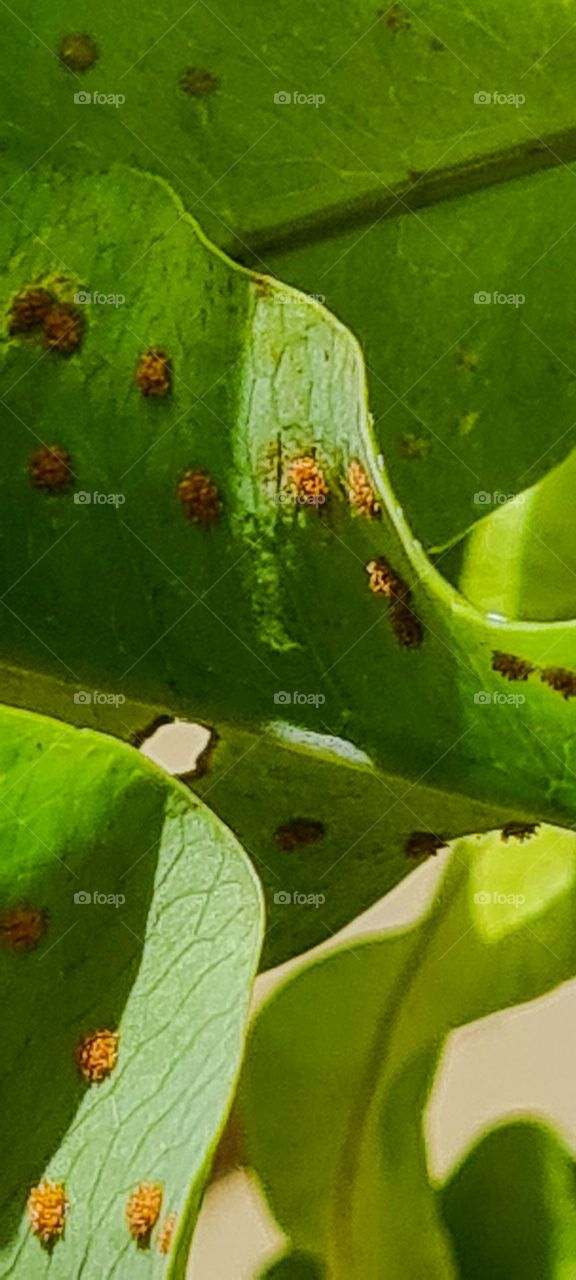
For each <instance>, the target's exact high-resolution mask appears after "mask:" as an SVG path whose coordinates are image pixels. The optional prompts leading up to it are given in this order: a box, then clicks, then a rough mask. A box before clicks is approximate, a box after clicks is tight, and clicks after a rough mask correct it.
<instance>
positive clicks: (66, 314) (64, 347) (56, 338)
mask: <svg viewBox="0 0 576 1280" xmlns="http://www.w3.org/2000/svg"><path fill="white" fill-rule="evenodd" d="M42 332H43V334H44V340H45V343H46V346H48V347H50V348H51V350H52V351H59V352H60V355H63V356H69V355H71V354H72V352H73V351H76V349H77V347H79V346H80V339H81V337H82V320H81V318H80V316H79V314H78V312H77V311H75V310H74V307H71V306H67V305H64V304H62V305H60V304H58V305H56V306H54V307H52V308H51V310H50V311H49V312H48V313H47V315H45V316H44V319H43V322H42Z"/></svg>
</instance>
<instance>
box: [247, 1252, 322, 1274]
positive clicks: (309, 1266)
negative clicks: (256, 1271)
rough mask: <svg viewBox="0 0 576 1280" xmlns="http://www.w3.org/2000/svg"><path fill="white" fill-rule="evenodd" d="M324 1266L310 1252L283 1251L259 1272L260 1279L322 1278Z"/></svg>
mask: <svg viewBox="0 0 576 1280" xmlns="http://www.w3.org/2000/svg"><path fill="white" fill-rule="evenodd" d="M323 1275H324V1268H323V1267H322V1265H321V1263H320V1262H318V1260H317V1259H316V1258H314V1257H313V1256H312V1254H311V1253H285V1254H283V1256H282V1257H281V1258H278V1259H277V1261H276V1262H273V1263H272V1264H271V1266H269V1267H266V1269H265V1270H264V1271H263V1272H262V1273H261V1276H260V1280H322V1277H323Z"/></svg>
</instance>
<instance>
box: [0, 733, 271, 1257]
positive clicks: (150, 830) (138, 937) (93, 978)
mask: <svg viewBox="0 0 576 1280" xmlns="http://www.w3.org/2000/svg"><path fill="white" fill-rule="evenodd" d="M0 722H1V723H0V728H1V733H0V776H1V778H2V811H1V817H0V844H1V854H2V856H1V866H2V873H1V880H2V882H1V886H0V900H1V918H0V933H1V940H2V946H1V948H0V981H1V989H2V993H3V994H2V999H3V1006H4V1008H5V1009H7V1010H9V1017H7V1018H5V1025H4V1034H3V1042H2V1051H1V1077H2V1095H3V1103H2V1111H3V1115H4V1148H5V1158H4V1160H3V1162H2V1175H1V1177H2V1194H1V1197H0V1199H1V1203H2V1216H1V1224H2V1225H1V1231H2V1274H3V1275H5V1276H11V1277H12V1276H13V1277H14V1278H15V1280H40V1277H45V1276H48V1275H50V1277H54V1280H71V1277H72V1276H75V1277H76V1276H78V1277H79V1276H80V1275H82V1277H85V1280H100V1278H101V1277H102V1276H103V1275H106V1277H110V1280H112V1277H114V1278H116V1277H122V1280H131V1277H132V1276H150V1277H152V1276H154V1277H160V1276H171V1277H174V1280H176V1278H177V1277H183V1276H184V1274H185V1266H186V1257H187V1251H188V1246H189V1242H190V1237H191V1233H192V1229H193V1226H194V1222H195V1218H196V1215H197V1212H198V1207H199V1201H200V1198H201V1194H202V1190H203V1184H204V1181H205V1178H206V1175H207V1172H208V1170H209V1166H210V1162H211V1157H212V1153H213V1151H214V1147H215V1144H216V1142H217V1139H218V1136H219V1133H220V1131H221V1129H222V1126H223V1123H224V1120H225V1116H226V1112H227V1109H228V1105H229V1101H230V1097H231V1092H232V1090H233V1087H234V1082H235V1077H236V1073H237V1070H238V1064H239V1060H240V1055H241V1051H242V1041H243V1031H244V1023H245V1017H246V1008H247V1002H248V998H249V994H250V984H251V979H252V976H253V972H254V967H255V965H256V963H257V958H258V950H259V945H260V934H261V905H260V894H259V889H258V886H257V883H256V880H255V877H254V874H253V873H252V871H251V869H250V867H249V864H248V863H247V861H246V859H245V857H244V856H243V853H242V851H241V849H240V847H239V845H238V844H237V842H236V840H235V839H234V837H233V836H232V835H231V834H230V833H229V832H227V831H226V830H225V828H224V827H223V826H222V825H221V824H220V823H219V822H218V820H217V819H216V818H215V817H214V816H213V815H212V814H211V813H210V812H209V810H208V809H206V808H205V807H204V806H203V805H201V804H200V802H199V801H197V800H195V799H193V798H192V797H191V796H190V794H189V792H187V791H186V789H185V788H183V787H182V786H181V784H180V783H177V782H175V781H173V780H171V779H168V778H167V777H166V776H165V775H163V774H162V773H161V772H160V771H159V770H158V769H156V768H155V767H154V766H152V765H150V764H149V763H148V762H147V761H145V760H144V759H143V758H142V757H141V756H139V755H138V754H137V753H136V752H135V751H134V750H133V749H131V748H129V747H126V746H124V745H122V744H120V743H117V742H114V741H113V740H112V739H110V738H105V737H103V736H101V735H97V734H94V733H90V732H87V731H84V732H79V731H78V730H75V729H71V728H68V727H66V726H64V725H62V724H61V723H57V722H55V721H49V720H46V719H44V718H42V717H39V716H34V715H29V714H25V713H21V712H16V711H12V710H7V709H3V710H2V711H1V713H0ZM19 912H23V913H24V916H22V915H18V914H15V913H19ZM31 913H34V914H31ZM34 940H36V945H35V946H32V945H30V947H29V948H28V947H27V946H25V945H20V943H21V942H22V943H29V944H32V943H33V942H34ZM103 1031H108V1032H111V1033H113V1034H114V1033H117V1035H118V1058H117V1063H116V1065H115V1066H113V1069H112V1070H111V1072H110V1074H109V1075H108V1076H107V1078H105V1079H103V1080H102V1081H101V1082H98V1083H94V1082H89V1081H88V1080H87V1079H85V1078H84V1077H83V1074H82V1073H81V1071H80V1069H79V1065H78V1062H77V1054H78V1052H79V1046H80V1045H81V1044H82V1043H83V1042H84V1041H85V1038H86V1037H87V1036H92V1035H94V1034H95V1033H96V1032H103ZM102 1053H103V1051H102ZM102 1053H101V1055H100V1056H102ZM103 1056H104V1058H105V1062H106V1065H108V1066H110V1065H113V1063H111V1059H110V1054H109V1052H108V1051H106V1053H103ZM90 1062H91V1059H90V1060H89V1061H88V1066H87V1069H88V1068H89V1067H90ZM44 1181H48V1182H50V1183H52V1184H53V1185H58V1184H63V1186H64V1191H65V1195H66V1199H67V1201H68V1206H69V1207H68V1211H67V1214H66V1219H65V1229H64V1235H63V1238H61V1239H58V1240H56V1242H55V1244H54V1247H53V1249H52V1251H49V1250H48V1249H47V1248H45V1247H44V1246H43V1245H42V1243H41V1241H40V1240H39V1239H38V1238H37V1237H36V1236H35V1235H34V1234H33V1233H32V1232H31V1230H30V1224H29V1222H28V1218H27V1214H26V1202H27V1197H28V1194H29V1192H30V1189H31V1188H32V1187H35V1186H36V1187H37V1186H38V1185H39V1184H41V1183H42V1182H44ZM146 1182H148V1183H152V1184H155V1185H158V1186H159V1187H160V1188H161V1190H162V1210H161V1215H160V1219H159V1223H158V1226H157V1227H156V1228H155V1229H154V1231H153V1233H152V1239H151V1243H150V1246H149V1247H148V1248H139V1247H138V1246H137V1244H136V1242H135V1240H134V1239H132V1237H131V1235H130V1233H129V1230H128V1225H127V1222H126V1207H127V1203H128V1198H129V1196H130V1195H131V1193H132V1192H133V1191H134V1190H135V1189H136V1188H137V1187H138V1186H139V1185H140V1184H141V1183H146ZM172 1213H174V1214H175V1215H176V1227H175V1231H174V1238H173V1242H172V1248H171V1251H170V1253H169V1254H168V1255H167V1256H162V1255H161V1254H160V1252H159V1249H158V1238H159V1231H160V1230H161V1229H162V1227H163V1224H164V1222H165V1220H166V1218H167V1217H168V1216H169V1215H170V1214H172Z"/></svg>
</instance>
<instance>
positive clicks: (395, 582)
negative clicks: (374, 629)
mask: <svg viewBox="0 0 576 1280" xmlns="http://www.w3.org/2000/svg"><path fill="white" fill-rule="evenodd" d="M365 567H366V572H367V574H368V575H369V584H368V585H369V587H370V590H371V591H373V592H374V594H375V595H381V596H384V598H385V599H386V600H389V601H390V605H391V608H390V622H391V623H392V629H393V631H394V635H395V636H396V639H397V641H398V643H399V644H401V645H402V647H403V648H406V649H418V648H419V646H420V645H421V644H422V639H423V628H422V623H421V622H420V619H419V618H418V616H417V614H416V613H415V611H414V608H413V605H412V596H411V593H410V588H409V587H408V586H407V585H406V583H405V582H403V580H402V578H401V577H400V576H399V575H398V574H397V573H396V571H395V570H394V569H392V567H391V565H389V564H388V561H387V560H384V559H383V557H382V556H380V557H379V558H378V559H377V560H370V561H369V562H368V564H367V565H366V566H365Z"/></svg>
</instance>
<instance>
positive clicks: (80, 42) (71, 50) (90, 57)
mask: <svg viewBox="0 0 576 1280" xmlns="http://www.w3.org/2000/svg"><path fill="white" fill-rule="evenodd" d="M58 56H59V58H60V61H61V62H63V63H64V66H65V67H68V70H69V71H88V70H89V69H90V67H93V66H94V63H95V62H96V61H97V59H98V46H97V44H96V41H95V40H93V39H92V36H84V35H78V34H77V33H76V32H74V33H73V34H72V35H69V36H64V38H63V40H62V43H61V45H60V48H59V50H58Z"/></svg>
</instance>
